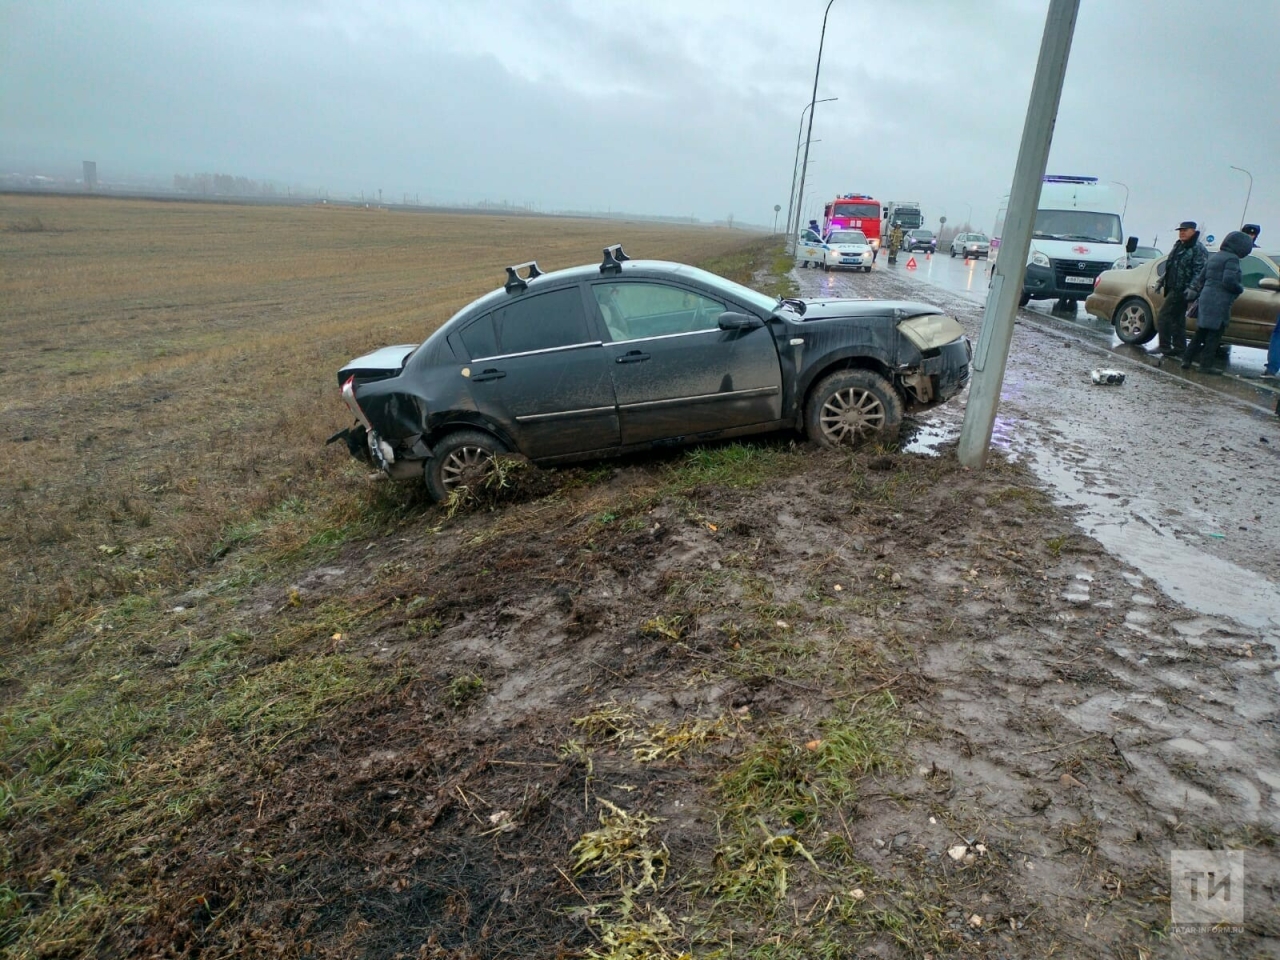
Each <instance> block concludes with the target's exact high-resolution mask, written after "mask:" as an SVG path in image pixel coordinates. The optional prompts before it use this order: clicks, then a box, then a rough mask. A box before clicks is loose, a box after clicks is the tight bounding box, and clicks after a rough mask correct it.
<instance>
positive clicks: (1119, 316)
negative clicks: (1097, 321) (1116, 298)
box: [1111, 297, 1156, 344]
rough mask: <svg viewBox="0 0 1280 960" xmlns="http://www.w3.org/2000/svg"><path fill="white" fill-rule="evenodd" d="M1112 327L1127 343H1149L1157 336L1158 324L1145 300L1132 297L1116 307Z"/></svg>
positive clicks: (1112, 317)
mask: <svg viewBox="0 0 1280 960" xmlns="http://www.w3.org/2000/svg"><path fill="white" fill-rule="evenodd" d="M1111 325H1112V326H1114V327H1115V328H1116V336H1117V337H1119V338H1120V339H1121V340H1123V341H1124V342H1125V343H1133V344H1141V343H1149V342H1150V341H1151V339H1152V338H1153V337H1154V336H1155V335H1156V323H1155V320H1154V318H1152V316H1151V308H1150V307H1149V306H1147V303H1146V301H1145V300H1140V299H1138V298H1137V297H1130V298H1129V299H1128V300H1125V301H1123V302H1122V303H1121V304H1120V306H1118V307H1116V312H1115V313H1114V314H1112V315H1111Z"/></svg>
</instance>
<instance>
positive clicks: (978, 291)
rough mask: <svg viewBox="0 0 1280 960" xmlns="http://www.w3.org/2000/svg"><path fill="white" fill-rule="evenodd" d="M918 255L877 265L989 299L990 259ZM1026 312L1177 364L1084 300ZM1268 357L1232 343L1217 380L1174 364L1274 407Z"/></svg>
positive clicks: (1124, 350) (1046, 303)
mask: <svg viewBox="0 0 1280 960" xmlns="http://www.w3.org/2000/svg"><path fill="white" fill-rule="evenodd" d="M915 258H916V268H915V269H914V270H909V269H908V268H907V267H906V263H907V260H908V258H907V257H899V258H898V262H897V264H895V265H892V266H890V265H889V264H888V263H880V262H877V264H876V267H877V269H883V270H884V271H885V272H886V273H889V274H891V275H892V274H897V275H900V276H902V277H904V278H906V279H912V280H914V281H915V282H917V283H921V284H926V285H928V286H935V287H941V288H942V289H943V290H948V291H950V292H952V293H957V294H960V295H962V296H964V297H965V298H967V299H969V300H972V301H973V302H975V303H977V304H979V305H983V304H985V303H986V302H987V270H988V263H987V261H986V260H965V259H963V258H960V257H956V258H952V257H951V256H950V255H949V254H948V253H942V254H937V255H934V256H933V257H929V258H926V257H925V255H924V254H921V253H917V254H916V255H915ZM1021 315H1022V316H1024V317H1026V318H1027V319H1028V320H1029V321H1034V322H1040V323H1044V324H1046V325H1049V326H1051V327H1056V328H1061V329H1069V330H1072V331H1074V332H1076V333H1078V334H1079V335H1080V336H1082V337H1089V338H1091V339H1093V340H1095V341H1096V342H1097V343H1099V344H1103V345H1105V346H1106V347H1107V348H1108V349H1109V350H1111V352H1112V353H1115V354H1117V355H1119V356H1123V357H1127V358H1128V359H1131V360H1142V361H1144V362H1146V363H1150V364H1152V365H1153V366H1155V365H1161V364H1162V361H1163V366H1164V367H1165V368H1166V369H1168V368H1169V366H1171V364H1170V363H1169V361H1167V360H1164V359H1163V358H1162V357H1161V356H1160V354H1158V353H1156V352H1155V348H1156V341H1155V340H1152V341H1151V342H1150V343H1148V344H1145V345H1144V346H1141V347H1136V346H1133V345H1131V344H1127V343H1122V342H1121V341H1120V338H1119V337H1117V336H1116V334H1115V330H1114V329H1113V328H1112V327H1111V324H1110V323H1108V322H1106V321H1104V320H1098V319H1096V318H1094V317H1091V316H1089V314H1087V313H1085V310H1084V301H1083V300H1081V301H1080V303H1079V306H1078V307H1077V308H1076V310H1075V311H1074V312H1073V313H1062V312H1058V311H1056V310H1054V301H1052V300H1033V301H1031V303H1029V304H1027V306H1025V307H1023V308H1022V311H1021ZM1266 359H1267V356H1266V353H1265V351H1262V350H1253V349H1250V348H1249V347H1232V348H1231V350H1230V357H1229V359H1228V361H1227V370H1226V377H1225V378H1221V379H1219V380H1218V381H1217V382H1211V383H1210V382H1208V381H1207V380H1206V379H1205V378H1201V377H1200V374H1199V373H1198V372H1196V371H1192V372H1190V373H1186V374H1184V373H1182V371H1181V369H1179V368H1178V367H1177V364H1176V363H1174V364H1172V366H1173V368H1174V370H1173V372H1175V373H1177V375H1179V376H1184V377H1187V378H1188V379H1191V380H1199V381H1200V382H1205V383H1208V385H1209V386H1211V387H1212V388H1213V389H1215V390H1222V391H1225V392H1228V393H1232V394H1233V395H1235V396H1239V397H1240V398H1241V399H1244V400H1248V401H1249V402H1252V403H1257V404H1261V405H1265V406H1268V408H1269V409H1272V410H1274V409H1275V405H1276V400H1277V396H1280V391H1277V390H1276V388H1275V387H1273V386H1270V385H1267V384H1264V383H1258V382H1257V379H1258V375H1259V374H1261V373H1262V368H1263V364H1264V363H1265V362H1266Z"/></svg>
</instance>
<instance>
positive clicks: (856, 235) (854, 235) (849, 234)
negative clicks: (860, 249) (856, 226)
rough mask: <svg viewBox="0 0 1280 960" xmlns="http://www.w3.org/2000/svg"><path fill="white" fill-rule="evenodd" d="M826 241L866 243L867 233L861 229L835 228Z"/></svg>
mask: <svg viewBox="0 0 1280 960" xmlns="http://www.w3.org/2000/svg"><path fill="white" fill-rule="evenodd" d="M827 242H828V243H866V242H867V235H866V234H865V233H863V232H862V231H861V230H837V231H836V232H835V233H833V234H831V236H830V237H829V238H828V239H827Z"/></svg>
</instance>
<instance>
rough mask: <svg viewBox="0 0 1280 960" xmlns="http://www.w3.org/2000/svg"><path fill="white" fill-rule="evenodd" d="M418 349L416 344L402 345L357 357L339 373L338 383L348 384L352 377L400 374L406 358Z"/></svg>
mask: <svg viewBox="0 0 1280 960" xmlns="http://www.w3.org/2000/svg"><path fill="white" fill-rule="evenodd" d="M417 349H418V344H416V343H401V344H398V345H397V346H394V347H383V348H382V349H380V350H375V351H373V353H366V354H365V355H364V356H363V357H356V359H354V360H352V361H351V362H349V363H348V364H347V365H346V366H344V367H343V368H342V369H341V370H339V371H338V383H339V384H343V383H346V382H347V378H348V377H351V376H354V377H356V379H357V380H365V379H369V378H370V377H374V378H378V377H388V376H393V375H395V374H397V373H399V372H400V369H401V368H402V367H403V366H404V361H405V358H407V357H408V356H409V354H411V353H413V351H415V350H417Z"/></svg>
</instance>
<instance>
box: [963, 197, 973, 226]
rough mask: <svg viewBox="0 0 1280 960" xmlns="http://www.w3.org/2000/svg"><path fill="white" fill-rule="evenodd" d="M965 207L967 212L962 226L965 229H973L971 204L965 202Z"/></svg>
mask: <svg viewBox="0 0 1280 960" xmlns="http://www.w3.org/2000/svg"><path fill="white" fill-rule="evenodd" d="M965 209H967V210H968V211H969V212H968V213H966V214H965V217H964V228H965V229H966V230H972V229H973V204H972V203H966V204H965Z"/></svg>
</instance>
